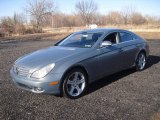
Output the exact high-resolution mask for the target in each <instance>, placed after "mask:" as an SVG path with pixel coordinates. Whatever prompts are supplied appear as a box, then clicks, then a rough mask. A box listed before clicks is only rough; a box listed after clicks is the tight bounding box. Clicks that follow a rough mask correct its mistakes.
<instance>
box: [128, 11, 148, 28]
mask: <svg viewBox="0 0 160 120" xmlns="http://www.w3.org/2000/svg"><path fill="white" fill-rule="evenodd" d="M130 21H131V23H132V24H134V25H141V24H144V23H145V22H146V19H145V18H144V17H143V16H142V15H141V14H140V13H138V12H135V13H133V14H131V17H130Z"/></svg>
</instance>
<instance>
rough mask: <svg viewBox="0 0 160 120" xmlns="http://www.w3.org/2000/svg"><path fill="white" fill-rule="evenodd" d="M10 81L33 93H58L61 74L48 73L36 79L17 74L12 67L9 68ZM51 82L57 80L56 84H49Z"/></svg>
mask: <svg viewBox="0 0 160 120" xmlns="http://www.w3.org/2000/svg"><path fill="white" fill-rule="evenodd" d="M10 75H11V78H12V82H13V83H14V84H15V85H16V86H17V87H18V88H21V89H23V90H27V91H31V92H34V93H44V94H59V93H60V80H61V78H62V74H48V75H47V76H45V77H44V78H42V79H40V80H37V79H34V78H27V77H21V76H18V75H17V74H16V73H15V72H14V71H13V69H11V70H10ZM51 82H58V84H56V85H50V83H51Z"/></svg>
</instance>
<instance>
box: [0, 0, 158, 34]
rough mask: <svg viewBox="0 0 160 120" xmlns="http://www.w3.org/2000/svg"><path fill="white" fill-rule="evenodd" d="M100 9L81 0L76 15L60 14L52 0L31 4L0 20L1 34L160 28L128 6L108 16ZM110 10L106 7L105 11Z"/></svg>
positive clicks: (91, 0) (155, 21)
mask: <svg viewBox="0 0 160 120" xmlns="http://www.w3.org/2000/svg"><path fill="white" fill-rule="evenodd" d="M98 9H99V6H98V4H97V3H96V2H95V1H93V0H80V1H77V2H76V4H75V12H74V13H72V14H65V13H62V12H59V11H57V7H56V5H55V3H54V2H53V1H52V0H32V1H28V2H27V4H26V6H25V8H24V13H26V14H28V15H29V18H27V17H25V14H17V13H14V15H13V16H11V17H9V16H8V17H6V16H4V17H1V19H0V32H1V34H0V35H1V36H2V32H3V33H5V34H9V35H10V34H27V33H36V32H43V31H42V28H44V27H52V28H59V27H79V26H86V25H89V24H97V25H98V26H104V25H143V24H156V25H160V18H158V17H154V16H149V15H148V16H144V15H142V14H141V13H140V12H137V11H136V9H135V8H134V7H133V6H126V7H124V8H123V9H122V10H121V11H111V12H109V13H107V14H101V13H99V12H98ZM106 9H107V8H106Z"/></svg>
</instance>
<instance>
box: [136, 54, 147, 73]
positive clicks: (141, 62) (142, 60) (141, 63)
mask: <svg viewBox="0 0 160 120" xmlns="http://www.w3.org/2000/svg"><path fill="white" fill-rule="evenodd" d="M145 66H146V55H145V53H144V52H140V53H139V54H138V56H137V59H136V70H137V71H142V70H144V68H145Z"/></svg>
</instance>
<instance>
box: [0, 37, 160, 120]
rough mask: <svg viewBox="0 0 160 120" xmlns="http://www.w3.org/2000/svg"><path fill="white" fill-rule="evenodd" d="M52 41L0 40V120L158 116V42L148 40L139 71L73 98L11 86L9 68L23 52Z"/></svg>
mask: <svg viewBox="0 0 160 120" xmlns="http://www.w3.org/2000/svg"><path fill="white" fill-rule="evenodd" d="M51 44H53V41H45V42H44V41H28V42H16V41H14V42H11V43H3V44H1V43H0V120H3V119H4V120H5V119H7V120H8V119H9V120H11V119H13V120H22V119H24V120H25V119H26V120H27V119H28V120H33V119H36V120H45V119H56V120H58V119H68V120H77V119H80V120H82V119H84V120H85V119H86V120H89V119H92V120H94V119H95V120H96V119H107V120H150V119H151V118H152V116H155V117H157V118H158V116H157V115H158V114H159V117H160V62H159V61H160V41H156V40H153V41H150V42H149V45H150V50H151V56H150V57H149V63H148V65H147V68H146V69H145V70H144V71H142V72H135V71H134V70H133V69H130V70H126V71H122V72H120V73H117V74H114V75H112V76H109V77H106V78H103V79H101V80H100V81H97V82H95V83H93V84H92V85H90V88H89V90H88V91H87V93H86V95H85V96H83V97H81V98H79V99H77V100H70V99H67V98H61V97H55V96H52V95H41V94H33V93H30V92H26V91H22V90H19V89H17V88H15V87H14V86H13V85H12V84H11V82H10V79H11V78H10V76H9V69H10V68H11V66H12V64H13V62H14V61H15V60H16V59H17V58H18V57H20V56H22V55H24V54H25V53H29V52H32V51H34V50H37V49H40V48H44V47H47V46H50V45H51Z"/></svg>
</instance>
